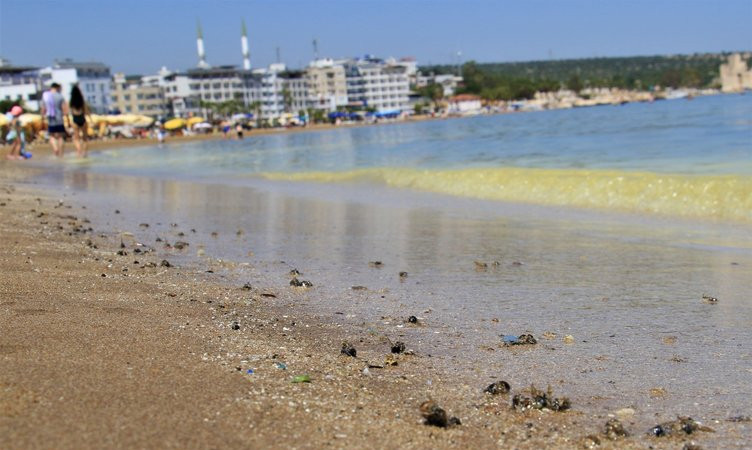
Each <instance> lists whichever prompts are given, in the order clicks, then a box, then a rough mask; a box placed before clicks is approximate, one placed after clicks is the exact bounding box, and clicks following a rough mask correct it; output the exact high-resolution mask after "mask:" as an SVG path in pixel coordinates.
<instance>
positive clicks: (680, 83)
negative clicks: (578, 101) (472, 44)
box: [421, 53, 728, 100]
mask: <svg viewBox="0 0 752 450" xmlns="http://www.w3.org/2000/svg"><path fill="white" fill-rule="evenodd" d="M727 57H728V53H713V54H696V55H677V56H637V57H623V58H589V59H570V60H554V61H530V62H520V63H485V64H479V63H476V62H474V61H470V62H467V63H465V64H464V65H463V66H462V76H463V78H464V80H465V82H464V87H463V88H461V89H460V90H459V91H458V92H460V93H471V94H476V95H480V96H481V97H483V98H486V99H490V100H516V99H529V98H531V97H532V96H533V95H534V93H535V92H536V91H543V92H545V91H552V90H558V89H560V88H562V87H566V88H568V89H571V90H574V91H576V92H579V91H580V90H582V89H584V88H586V87H608V88H610V87H616V88H622V89H635V90H648V89H652V88H653V87H655V86H661V87H671V88H679V87H689V88H707V87H716V84H717V78H718V73H719V66H720V65H721V64H722V63H723V62H724V61H725V60H726V58H727ZM421 70H422V71H423V72H433V73H436V74H442V73H455V71H456V67H454V66H430V67H422V68H421Z"/></svg>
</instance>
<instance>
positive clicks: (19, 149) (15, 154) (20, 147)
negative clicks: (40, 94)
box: [5, 105, 31, 160]
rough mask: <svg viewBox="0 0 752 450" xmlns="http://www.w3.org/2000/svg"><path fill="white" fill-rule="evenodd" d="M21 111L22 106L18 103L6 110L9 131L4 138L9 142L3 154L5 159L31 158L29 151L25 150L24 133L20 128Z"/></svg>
mask: <svg viewBox="0 0 752 450" xmlns="http://www.w3.org/2000/svg"><path fill="white" fill-rule="evenodd" d="M21 113H23V108H21V107H20V106H18V105H16V106H14V107H13V108H11V110H10V112H8V120H9V121H10V131H9V132H8V135H7V136H6V137H5V140H6V141H7V142H8V143H9V144H10V151H9V152H8V154H7V155H6V156H5V159H11V160H18V159H27V158H31V153H27V152H26V136H25V135H24V132H23V128H21V119H20V116H21ZM27 155H28V156H27Z"/></svg>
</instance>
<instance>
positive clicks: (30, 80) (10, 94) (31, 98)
mask: <svg viewBox="0 0 752 450" xmlns="http://www.w3.org/2000/svg"><path fill="white" fill-rule="evenodd" d="M40 88H41V87H40V85H39V78H38V74H37V72H36V69H35V68H33V67H21V66H13V65H11V64H10V61H8V60H6V59H2V58H0V100H12V101H15V102H17V103H18V104H22V105H23V107H24V109H26V110H28V111H38V110H39V92H40Z"/></svg>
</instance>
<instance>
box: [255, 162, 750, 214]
mask: <svg viewBox="0 0 752 450" xmlns="http://www.w3.org/2000/svg"><path fill="white" fill-rule="evenodd" d="M261 175H262V176H263V177H264V178H266V179H270V180H287V181H308V182H323V183H344V182H372V183H379V184H384V185H387V186H390V187H396V188H405V189H415V190H420V191H427V192H435V193H442V194H449V195H454V196H462V197H472V198H478V199H486V200H501V201H508V202H518V203H531V204H539V205H557V206H575V207H584V208H599V209H611V210H619V211H631V212H641V213H654V214H661V215H669V216H682V217H698V218H711V219H717V220H731V221H742V222H752V176H748V175H684V174H663V173H653V172H628V171H618V170H583V169H537V168H511V167H507V168H470V169H445V170H439V169H426V170H422V169H410V168H369V169H357V170H350V171H344V172H301V173H264V174H261Z"/></svg>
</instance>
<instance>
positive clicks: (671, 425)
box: [648, 416, 715, 437]
mask: <svg viewBox="0 0 752 450" xmlns="http://www.w3.org/2000/svg"><path fill="white" fill-rule="evenodd" d="M696 431H709V432H711V433H712V432H715V430H713V429H712V428H710V427H706V426H704V425H702V424H701V423H700V422H697V421H696V420H694V419H692V418H691V417H681V416H680V417H677V418H676V420H672V421H670V422H664V423H661V424H658V425H656V426H654V427H653V428H651V429H650V431H649V432H648V434H652V435H653V436H655V437H663V436H670V435H673V434H680V433H684V434H692V433H694V432H696Z"/></svg>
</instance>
